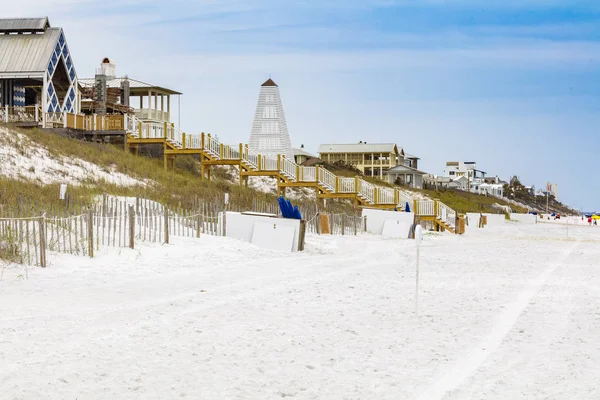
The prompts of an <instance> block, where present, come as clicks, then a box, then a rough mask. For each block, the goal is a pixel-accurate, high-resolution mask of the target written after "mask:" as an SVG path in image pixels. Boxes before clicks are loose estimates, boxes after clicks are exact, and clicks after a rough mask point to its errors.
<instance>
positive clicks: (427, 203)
mask: <svg viewBox="0 0 600 400" xmlns="http://www.w3.org/2000/svg"><path fill="white" fill-rule="evenodd" d="M434 208H435V207H434V202H433V201H432V200H417V201H416V202H415V210H414V211H415V214H416V215H419V216H435V209H434Z"/></svg>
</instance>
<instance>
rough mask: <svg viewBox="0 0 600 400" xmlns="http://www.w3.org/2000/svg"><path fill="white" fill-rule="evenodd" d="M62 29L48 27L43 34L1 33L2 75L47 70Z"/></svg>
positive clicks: (0, 62) (0, 68) (0, 58)
mask: <svg viewBox="0 0 600 400" xmlns="http://www.w3.org/2000/svg"><path fill="white" fill-rule="evenodd" d="M61 31H62V30H61V28H48V29H46V31H45V32H44V33H43V34H31V35H0V77H2V76H3V75H4V76H6V75H10V74H11V73H17V74H23V73H34V74H36V73H37V74H40V73H43V72H44V71H46V68H47V67H48V63H49V62H50V57H51V56H52V52H53V51H54V49H55V47H56V42H57V41H58V38H59V36H60V33H61Z"/></svg>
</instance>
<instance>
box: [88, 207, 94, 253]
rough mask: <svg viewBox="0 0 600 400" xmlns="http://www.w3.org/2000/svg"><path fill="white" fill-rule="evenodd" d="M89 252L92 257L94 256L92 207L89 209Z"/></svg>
mask: <svg viewBox="0 0 600 400" xmlns="http://www.w3.org/2000/svg"><path fill="white" fill-rule="evenodd" d="M87 228H88V254H89V256H90V258H92V257H94V215H93V214H92V209H89V210H88V221H87Z"/></svg>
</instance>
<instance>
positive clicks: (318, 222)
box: [315, 212, 321, 235]
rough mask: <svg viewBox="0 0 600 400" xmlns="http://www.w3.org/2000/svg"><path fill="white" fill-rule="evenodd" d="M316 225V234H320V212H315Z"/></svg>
mask: <svg viewBox="0 0 600 400" xmlns="http://www.w3.org/2000/svg"><path fill="white" fill-rule="evenodd" d="M315 225H316V226H317V235H320V234H321V213H319V212H317V221H316V224H315Z"/></svg>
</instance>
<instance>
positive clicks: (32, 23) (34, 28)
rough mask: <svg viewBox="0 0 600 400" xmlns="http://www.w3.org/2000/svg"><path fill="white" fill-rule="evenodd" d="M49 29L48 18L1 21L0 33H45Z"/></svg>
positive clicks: (6, 19) (7, 19)
mask: <svg viewBox="0 0 600 400" xmlns="http://www.w3.org/2000/svg"><path fill="white" fill-rule="evenodd" d="M48 28H50V22H49V21H48V17H44V18H3V19H0V33H13V32H14V33H24V32H44V31H45V30H46V29H48Z"/></svg>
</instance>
